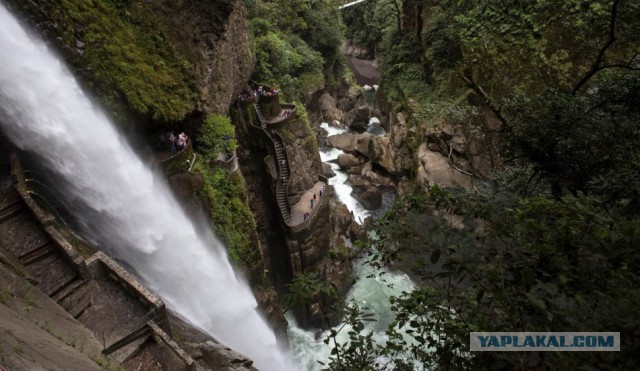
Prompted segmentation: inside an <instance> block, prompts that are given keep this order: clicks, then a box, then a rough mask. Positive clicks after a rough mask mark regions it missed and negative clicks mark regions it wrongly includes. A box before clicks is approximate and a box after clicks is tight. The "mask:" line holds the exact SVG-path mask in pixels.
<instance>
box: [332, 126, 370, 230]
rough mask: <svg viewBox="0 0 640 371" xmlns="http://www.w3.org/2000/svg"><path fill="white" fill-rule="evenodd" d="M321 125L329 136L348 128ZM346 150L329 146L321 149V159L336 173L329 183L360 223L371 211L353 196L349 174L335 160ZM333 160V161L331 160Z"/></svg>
mask: <svg viewBox="0 0 640 371" xmlns="http://www.w3.org/2000/svg"><path fill="white" fill-rule="evenodd" d="M320 127H321V128H322V129H324V130H325V131H326V132H327V135H328V136H332V135H338V134H342V133H346V132H347V129H340V128H336V127H334V126H331V125H329V124H328V123H326V122H323V123H322V124H321V125H320ZM343 153H344V151H342V150H340V149H337V148H327V149H322V150H320V159H321V160H322V162H326V163H328V164H329V165H330V166H331V169H332V170H333V172H334V173H335V174H336V175H335V176H334V177H331V178H329V185H331V186H333V188H334V189H335V190H336V195H337V196H338V199H339V200H340V202H342V203H343V204H345V205H346V206H347V208H348V209H349V211H351V212H353V216H354V219H355V220H356V222H358V223H359V224H362V223H363V221H364V220H365V219H366V218H367V217H368V216H369V215H371V212H370V211H369V210H367V209H365V208H364V207H363V206H362V205H360V203H359V202H358V201H357V200H356V199H355V198H353V197H352V196H351V192H352V191H353V188H351V186H350V185H348V184H346V183H345V182H346V181H347V178H348V175H347V173H346V172H345V171H344V170H341V169H340V166H339V165H338V164H337V163H336V162H335V161H336V160H337V159H338V156H340V155H341V154H343ZM330 161H331V162H330Z"/></svg>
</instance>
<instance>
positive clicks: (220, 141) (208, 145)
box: [196, 115, 238, 161]
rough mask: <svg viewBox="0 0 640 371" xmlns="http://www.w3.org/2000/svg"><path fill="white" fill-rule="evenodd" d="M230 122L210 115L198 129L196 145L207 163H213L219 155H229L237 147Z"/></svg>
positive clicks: (227, 119) (219, 116)
mask: <svg viewBox="0 0 640 371" xmlns="http://www.w3.org/2000/svg"><path fill="white" fill-rule="evenodd" d="M234 135H235V131H234V127H233V124H232V123H231V120H229V118H228V117H225V116H221V115H211V116H210V117H208V118H207V119H206V120H205V121H204V123H203V124H202V125H201V126H200V127H199V128H198V136H197V137H196V144H197V146H198V152H200V153H201V154H202V155H203V156H205V158H206V159H207V161H214V160H215V159H216V158H217V157H218V155H219V154H221V153H231V152H233V151H235V149H236V148H237V147H238V143H237V142H236V140H235V138H234Z"/></svg>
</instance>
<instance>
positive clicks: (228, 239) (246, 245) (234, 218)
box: [194, 162, 262, 269]
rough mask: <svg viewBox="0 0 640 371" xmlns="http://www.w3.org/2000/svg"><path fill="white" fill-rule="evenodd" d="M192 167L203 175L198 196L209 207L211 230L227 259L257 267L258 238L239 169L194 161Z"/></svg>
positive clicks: (258, 261)
mask: <svg viewBox="0 0 640 371" xmlns="http://www.w3.org/2000/svg"><path fill="white" fill-rule="evenodd" d="M194 170H195V171H196V172H198V173H200V174H202V176H203V178H204V188H203V190H202V193H201V196H202V197H203V199H204V200H205V201H206V202H207V203H208V206H209V208H210V217H211V223H212V227H213V230H214V231H215V232H216V234H217V235H218V236H220V238H221V239H222V240H223V241H224V243H225V245H226V246H227V252H228V254H229V257H230V258H231V260H232V261H233V262H234V263H236V264H240V265H243V266H246V267H248V268H249V269H254V268H261V264H262V254H261V251H260V242H259V241H258V239H257V236H256V224H255V220H254V219H253V214H252V213H251V209H249V206H248V204H247V199H246V194H247V190H246V186H245V183H244V178H242V175H241V174H240V172H237V171H236V172H234V173H229V171H228V170H226V169H222V168H219V167H212V166H209V165H206V164H203V163H202V162H197V163H196V165H195V166H194Z"/></svg>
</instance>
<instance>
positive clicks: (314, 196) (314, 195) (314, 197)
mask: <svg viewBox="0 0 640 371" xmlns="http://www.w3.org/2000/svg"><path fill="white" fill-rule="evenodd" d="M313 200H314V201H315V200H316V194H315V193H314V194H313Z"/></svg>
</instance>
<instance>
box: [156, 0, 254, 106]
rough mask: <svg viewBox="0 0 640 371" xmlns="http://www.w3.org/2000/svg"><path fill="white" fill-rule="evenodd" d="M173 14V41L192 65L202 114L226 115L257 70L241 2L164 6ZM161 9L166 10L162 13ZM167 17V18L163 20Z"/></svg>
mask: <svg viewBox="0 0 640 371" xmlns="http://www.w3.org/2000/svg"><path fill="white" fill-rule="evenodd" d="M161 3H163V6H162V7H158V6H155V7H153V9H155V10H157V12H158V13H160V14H158V16H163V15H162V14H161V13H162V12H163V11H165V10H166V9H169V11H170V12H171V15H172V16H171V21H172V25H173V27H172V28H171V30H170V31H171V36H172V38H173V41H174V43H175V44H176V45H177V46H178V48H179V50H180V51H181V52H182V53H183V54H184V55H186V56H187V58H188V59H189V61H190V62H191V63H192V69H193V71H194V75H195V81H196V83H197V84H198V89H199V92H200V96H199V103H200V105H201V107H200V108H201V109H203V110H205V111H211V112H215V113H218V114H226V113H227V111H228V109H229V106H230V105H231V103H233V101H234V100H235V99H236V97H237V96H238V95H239V94H240V93H242V91H243V90H244V88H245V86H246V82H247V81H248V80H249V78H250V77H251V73H252V72H253V68H254V66H255V62H256V61H255V53H254V52H253V45H252V43H251V40H250V38H249V34H250V33H249V26H248V22H247V11H246V9H245V7H244V3H243V2H242V1H237V0H218V1H215V2H212V1H209V0H193V1H185V0H180V1H175V0H163V1H161ZM163 8H164V9H163ZM165 16H166V15H165Z"/></svg>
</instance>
